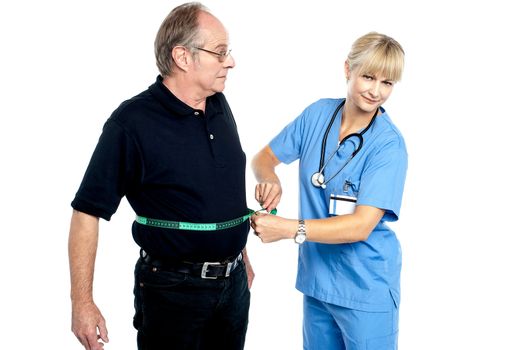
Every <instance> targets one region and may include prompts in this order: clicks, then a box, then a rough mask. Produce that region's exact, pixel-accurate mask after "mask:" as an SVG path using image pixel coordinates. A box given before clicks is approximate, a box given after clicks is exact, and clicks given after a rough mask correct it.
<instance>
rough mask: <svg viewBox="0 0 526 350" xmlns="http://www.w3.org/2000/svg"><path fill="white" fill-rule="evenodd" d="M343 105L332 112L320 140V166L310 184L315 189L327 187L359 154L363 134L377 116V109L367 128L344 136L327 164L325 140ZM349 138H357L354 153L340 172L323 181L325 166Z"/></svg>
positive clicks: (342, 103)
mask: <svg viewBox="0 0 526 350" xmlns="http://www.w3.org/2000/svg"><path fill="white" fill-rule="evenodd" d="M344 104H345V100H343V101H342V102H341V103H340V104H339V105H338V107H336V110H335V111H334V113H333V114H332V117H331V120H330V122H329V125H327V129H326V130H325V134H324V135H323V140H322V144H321V154H320V164H319V166H318V171H317V172H316V173H314V174H313V176H312V184H313V185H314V186H316V187H322V188H325V186H326V185H327V183H329V181H331V180H332V179H334V178H335V177H336V176H337V175H338V174H339V173H340V172H341V171H342V170H343V169H344V168H345V167H346V166H347V165H348V164H349V163H350V162H351V160H352V159H353V158H354V157H355V156H356V155H357V154H358V152H360V150H361V149H362V146H363V143H364V140H363V134H365V133H366V132H367V130H369V128H370V127H371V125H373V122H374V120H375V119H376V116H377V114H378V110H379V108H377V109H376V112H375V113H374V116H373V118H372V119H371V121H370V122H369V124H368V125H367V127H365V129H363V130H362V131H361V132H359V133H351V134H349V135H347V136H345V137H344V138H343V139H342V140H341V141H340V142H339V144H338V147H337V148H336V149H335V150H334V151H333V152H332V153H331V155H330V156H329V159H328V160H327V162H326V163H325V149H326V146H327V138H328V137H329V132H330V131H331V128H332V124H334V121H335V120H336V115H337V114H338V112H339V111H340V109H341V108H342V107H343V105H344ZM351 137H357V138H358V140H359V142H358V146H357V147H356V149H355V150H354V152H353V153H352V154H351V156H350V157H349V159H347V161H346V162H345V165H344V166H342V167H341V168H340V170H338V171H337V172H336V174H334V175H333V176H331V177H330V178H329V179H328V180H327V181H325V180H324V175H323V170H325V167H326V166H327V164H329V162H330V161H331V159H332V158H333V157H334V155H335V154H336V152H338V150H339V149H340V145H342V144H343V143H344V142H345V141H347V140H348V139H350V138H351ZM316 175H317V176H316ZM320 177H321V178H322V180H321V181H320Z"/></svg>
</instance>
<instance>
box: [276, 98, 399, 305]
mask: <svg viewBox="0 0 526 350" xmlns="http://www.w3.org/2000/svg"><path fill="white" fill-rule="evenodd" d="M342 101H343V99H321V100H319V101H317V102H315V103H313V104H311V105H310V106H309V107H307V108H306V109H305V110H304V111H303V113H302V114H301V115H300V116H298V117H297V118H296V119H295V120H294V121H293V122H291V123H290V124H289V125H287V126H286V127H285V128H284V129H283V130H282V131H281V132H280V133H279V134H278V135H277V136H276V137H275V138H274V139H272V141H271V142H270V147H271V149H272V151H273V152H274V154H275V155H276V156H277V158H278V159H279V160H280V161H281V162H282V163H285V164H289V163H291V162H293V161H295V160H296V159H299V161H300V164H299V179H300V213H299V216H300V217H301V218H303V219H321V218H327V217H329V216H330V215H329V201H330V195H331V194H335V195H349V196H355V197H356V198H357V203H356V205H369V206H374V207H377V208H380V209H383V210H385V215H384V217H383V218H382V220H381V221H380V223H379V224H378V225H377V226H376V227H375V229H374V230H373V232H372V233H371V234H370V235H369V238H368V239H367V240H366V241H363V242H355V243H344V244H322V243H313V242H305V243H304V244H302V245H300V248H299V258H298V274H297V280H296V288H297V289H298V290H299V291H301V292H302V293H304V294H305V295H308V296H311V297H314V298H316V299H319V300H321V301H324V302H328V303H331V304H335V305H339V306H343V307H347V308H352V309H358V310H363V311H388V310H391V308H392V305H393V302H394V303H395V305H396V306H398V304H399V301H400V268H401V250H400V244H399V242H398V239H397V238H396V235H395V233H394V232H393V231H392V230H391V229H390V228H389V227H388V226H387V225H386V224H385V222H386V221H396V220H398V216H399V213H400V206H401V201H402V193H403V190H404V182H405V176H406V171H407V151H406V147H405V143H404V139H403V137H402V135H401V133H400V131H399V130H398V129H397V128H396V127H395V125H394V124H393V122H392V121H391V119H390V118H389V116H388V115H387V113H386V112H385V110H383V109H382V114H380V115H378V116H377V117H376V119H375V121H374V123H373V124H372V125H371V127H370V128H369V130H367V131H366V132H365V133H364V134H363V138H364V143H363V146H362V149H361V150H360V151H359V152H358V154H357V155H356V156H355V157H354V158H353V159H352V161H351V162H350V163H349V164H348V165H347V166H345V168H344V169H343V170H342V171H341V172H340V173H339V174H337V175H336V177H334V179H332V180H331V181H330V182H329V183H328V184H327V187H326V188H325V189H322V188H320V187H314V186H313V185H312V183H311V177H312V174H314V173H315V172H317V171H318V169H319V163H320V152H321V148H322V141H323V135H324V134H325V131H326V129H327V127H328V125H329V122H330V119H331V117H332V115H333V113H334V111H335V110H336V108H337V107H338V105H339V104H340V103H341V102H342ZM341 118H342V112H341V110H340V111H339V112H338V115H337V116H336V119H335V121H334V123H333V124H332V127H331V130H330V132H329V135H328V138H327V145H326V147H325V162H327V161H328V160H329V158H330V156H331V154H332V153H333V152H334V150H336V149H337V147H338V137H339V132H340V125H341ZM356 146H357V138H354V137H353V138H351V139H348V140H346V141H345V142H344V143H343V144H342V145H341V146H340V149H339V150H338V151H337V152H336V154H335V155H334V157H333V158H332V159H331V160H330V161H329V162H328V164H327V166H326V168H325V170H324V172H323V173H324V175H325V180H326V181H327V180H328V179H329V178H331V177H332V176H333V175H334V174H336V173H337V172H338V170H340V168H341V167H342V166H343V165H344V164H345V163H346V162H347V160H348V159H349V157H350V155H351V154H352V152H353V151H354V150H355V147H356ZM307 236H308V232H307Z"/></svg>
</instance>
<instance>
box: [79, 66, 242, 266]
mask: <svg viewBox="0 0 526 350" xmlns="http://www.w3.org/2000/svg"><path fill="white" fill-rule="evenodd" d="M245 165H246V157H245V154H244V152H243V150H242V148H241V144H240V141H239V135H238V133H237V128H236V124H235V121H234V118H233V116H232V112H231V110H230V107H229V106H228V102H227V101H226V99H225V97H224V95H223V94H222V93H216V94H215V95H213V96H210V97H208V98H207V100H206V112H204V113H203V111H201V110H195V109H193V108H191V107H189V106H188V105H186V104H185V103H183V102H182V101H180V100H179V99H177V98H176V97H175V96H174V95H173V94H172V93H171V92H170V91H169V90H168V89H167V88H166V87H165V86H164V85H163V84H162V77H160V76H159V77H158V78H157V81H156V82H155V83H154V84H153V85H151V86H150V87H149V88H148V90H146V91H144V92H142V93H140V94H139V95H137V96H135V97H133V98H132V99H130V100H128V101H125V102H123V103H122V104H121V105H120V106H119V107H118V108H117V109H116V110H115V111H114V112H113V114H112V115H111V117H110V118H109V119H108V120H107V122H106V123H105V125H104V128H103V131H102V135H101V136H100V139H99V142H98V144H97V147H96V148H95V151H94V153H93V156H92V158H91V161H90V163H89V165H88V168H87V170H86V173H85V175H84V178H83V180H82V183H81V185H80V188H79V190H78V192H77V194H76V196H75V198H74V200H73V202H72V203H71V205H72V206H73V208H74V209H76V210H78V211H81V212H84V213H87V214H90V215H94V216H97V217H101V218H103V219H106V220H110V218H111V216H112V215H113V214H114V213H115V211H116V210H117V207H118V206H119V203H120V200H121V198H122V197H123V196H126V198H127V199H128V201H129V203H130V205H131V207H132V208H133V209H134V211H135V213H136V214H137V215H140V216H144V217H148V218H152V219H161V220H172V221H185V222H195V223H213V222H223V221H228V220H230V219H234V218H237V217H240V216H243V215H245V214H246V213H247V204H246V191H245ZM248 230H249V225H248V222H245V223H243V224H241V225H239V226H236V227H233V228H230V229H225V230H218V231H185V230H173V229H163V228H156V227H150V226H144V225H141V224H138V223H137V222H134V223H133V226H132V233H133V237H134V240H135V242H137V244H138V245H139V246H141V247H142V248H143V249H145V250H146V251H147V252H149V253H150V254H152V255H155V256H158V257H161V258H162V257H169V258H174V259H181V260H188V261H217V260H221V259H224V258H226V257H232V256H235V255H237V254H238V253H239V252H240V251H241V250H242V249H243V247H244V246H245V244H246V240H247V234H248Z"/></svg>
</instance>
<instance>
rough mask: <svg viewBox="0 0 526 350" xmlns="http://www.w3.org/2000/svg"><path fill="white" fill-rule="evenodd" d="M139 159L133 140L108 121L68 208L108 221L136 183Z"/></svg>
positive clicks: (116, 124)
mask: <svg viewBox="0 0 526 350" xmlns="http://www.w3.org/2000/svg"><path fill="white" fill-rule="evenodd" d="M139 159H140V157H139V156H138V152H137V148H136V146H135V143H134V142H133V139H132V138H131V137H130V136H129V135H128V134H127V133H126V131H125V130H124V129H123V127H122V126H120V125H119V124H118V123H117V122H116V121H114V120H112V119H111V118H110V119H109V120H108V121H107V122H106V124H105V125H104V128H103V131H102V134H101V136H100V138H99V141H98V143H97V146H96V148H95V151H94V152H93V155H92V157H91V160H90V162H89V165H88V168H87V169H86V172H85V174H84V178H83V179H82V182H81V184H80V187H79V190H78V191H77V193H76V195H75V198H74V199H73V202H72V203H71V206H72V207H73V208H74V209H76V210H79V211H82V212H84V213H87V214H90V215H94V216H97V217H101V218H103V219H105V220H110V218H111V216H112V215H113V214H114V213H115V212H116V211H117V208H118V206H119V203H120V201H121V199H122V197H123V196H124V195H126V193H127V191H128V190H129V189H130V188H131V186H132V183H133V182H134V181H137V179H138V170H137V169H138V168H139V166H138V164H137V162H138V161H139Z"/></svg>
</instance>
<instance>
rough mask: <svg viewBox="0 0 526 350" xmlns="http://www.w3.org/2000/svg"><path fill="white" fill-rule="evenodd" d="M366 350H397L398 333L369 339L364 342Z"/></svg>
mask: <svg viewBox="0 0 526 350" xmlns="http://www.w3.org/2000/svg"><path fill="white" fill-rule="evenodd" d="M365 349H366V350H397V349H398V331H397V332H395V333H393V334H390V335H387V336H384V337H378V338H373V339H369V340H367V342H366V346H365Z"/></svg>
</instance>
